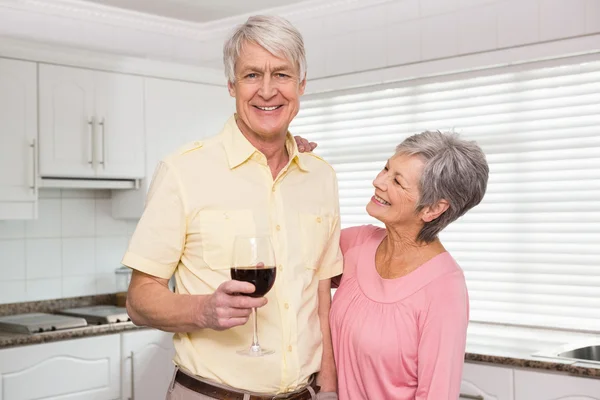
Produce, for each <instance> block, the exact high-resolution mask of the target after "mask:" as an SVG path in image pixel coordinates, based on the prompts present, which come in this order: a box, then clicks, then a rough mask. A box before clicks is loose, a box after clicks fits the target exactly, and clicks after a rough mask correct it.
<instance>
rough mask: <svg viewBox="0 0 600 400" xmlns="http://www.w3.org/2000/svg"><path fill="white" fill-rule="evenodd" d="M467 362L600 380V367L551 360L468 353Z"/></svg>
mask: <svg viewBox="0 0 600 400" xmlns="http://www.w3.org/2000/svg"><path fill="white" fill-rule="evenodd" d="M465 362H476V363H481V364H494V365H502V366H507V367H516V368H526V369H537V370H545V371H554V372H561V373H565V374H569V375H572V376H579V377H587V378H597V379H600V365H599V366H598V367H597V368H594V367H586V366H580V365H573V364H566V363H560V362H553V361H552V360H551V359H549V360H542V359H540V360H534V359H528V358H519V357H508V356H497V355H487V354H477V353H468V352H467V353H466V354H465Z"/></svg>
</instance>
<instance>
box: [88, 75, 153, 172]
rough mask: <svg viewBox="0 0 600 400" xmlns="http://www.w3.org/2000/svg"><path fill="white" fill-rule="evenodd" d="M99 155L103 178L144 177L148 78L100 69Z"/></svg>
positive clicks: (98, 81)
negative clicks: (146, 79)
mask: <svg viewBox="0 0 600 400" xmlns="http://www.w3.org/2000/svg"><path fill="white" fill-rule="evenodd" d="M94 77H95V79H94V83H95V87H96V91H95V93H96V113H95V115H96V118H97V134H96V141H97V142H96V146H95V149H96V150H97V154H96V157H97V159H98V167H97V176H98V177H101V178H143V177H144V174H145V172H146V168H145V167H146V160H145V155H144V154H145V151H144V79H143V78H142V77H140V76H132V75H124V74H113V73H108V72H96V73H95V75H94Z"/></svg>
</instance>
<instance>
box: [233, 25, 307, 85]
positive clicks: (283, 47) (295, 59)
mask: <svg viewBox="0 0 600 400" xmlns="http://www.w3.org/2000/svg"><path fill="white" fill-rule="evenodd" d="M245 43H256V44H258V45H259V46H261V47H263V48H264V49H265V50H267V51H268V52H269V53H271V54H273V55H274V56H276V57H281V58H285V59H287V60H290V61H291V62H292V63H293V64H295V65H296V66H297V67H298V72H299V75H298V76H299V78H300V81H302V80H304V78H305V77H306V54H305V51H304V40H303V39H302V35H301V34H300V32H298V30H297V29H296V28H295V27H294V26H293V25H292V24H291V23H290V22H289V21H288V20H286V19H285V18H281V17H277V16H272V15H256V16H253V17H250V18H248V20H247V21H246V22H245V23H244V24H242V25H240V26H238V27H237V28H236V29H235V30H234V31H233V32H232V34H231V36H230V38H229V39H228V40H227V41H226V42H225V45H224V46H223V64H224V65H225V76H226V77H227V80H228V81H229V82H231V83H235V63H236V62H237V59H238V57H239V56H240V53H241V52H242V48H243V46H244V44H245Z"/></svg>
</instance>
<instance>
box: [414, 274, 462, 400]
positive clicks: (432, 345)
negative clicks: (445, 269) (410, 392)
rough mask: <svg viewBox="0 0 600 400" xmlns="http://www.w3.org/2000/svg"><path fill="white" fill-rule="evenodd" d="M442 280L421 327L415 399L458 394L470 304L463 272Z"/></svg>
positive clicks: (442, 399)
mask: <svg viewBox="0 0 600 400" xmlns="http://www.w3.org/2000/svg"><path fill="white" fill-rule="evenodd" d="M441 279H442V280H443V283H444V285H437V286H436V288H435V289H436V293H435V295H434V297H433V299H432V301H431V302H430V304H429V307H428V309H427V310H426V315H425V316H424V318H425V320H424V322H423V325H422V328H421V337H420V341H419V348H418V388H417V394H416V397H415V400H456V399H457V398H458V396H459V394H460V382H461V378H462V369H463V364H464V358H465V347H466V340H467V325H468V323H469V301H468V295H467V289H466V285H465V283H464V277H463V275H462V273H455V274H453V275H451V276H447V277H442V278H441ZM448 280H450V282H449V281H448Z"/></svg>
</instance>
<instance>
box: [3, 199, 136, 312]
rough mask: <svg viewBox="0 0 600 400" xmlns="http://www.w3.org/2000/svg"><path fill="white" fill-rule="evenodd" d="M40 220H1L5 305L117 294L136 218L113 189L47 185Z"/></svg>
mask: <svg viewBox="0 0 600 400" xmlns="http://www.w3.org/2000/svg"><path fill="white" fill-rule="evenodd" d="M42 193H43V195H42V196H40V197H41V199H40V200H39V219H38V220H34V221H0V304H2V303H16V302H23V301H33V300H45V299H52V298H60V297H72V296H84V295H93V294H102V293H114V292H115V291H116V280H115V274H114V271H115V269H116V268H118V267H119V266H120V265H121V259H122V257H123V254H124V253H125V250H126V248H127V245H128V242H129V237H130V236H131V234H132V233H133V230H134V229H135V226H136V224H137V222H136V221H130V220H127V221H122V220H115V219H113V218H112V216H111V200H110V196H111V192H110V191H109V190H60V189H42V190H40V194H42Z"/></svg>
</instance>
